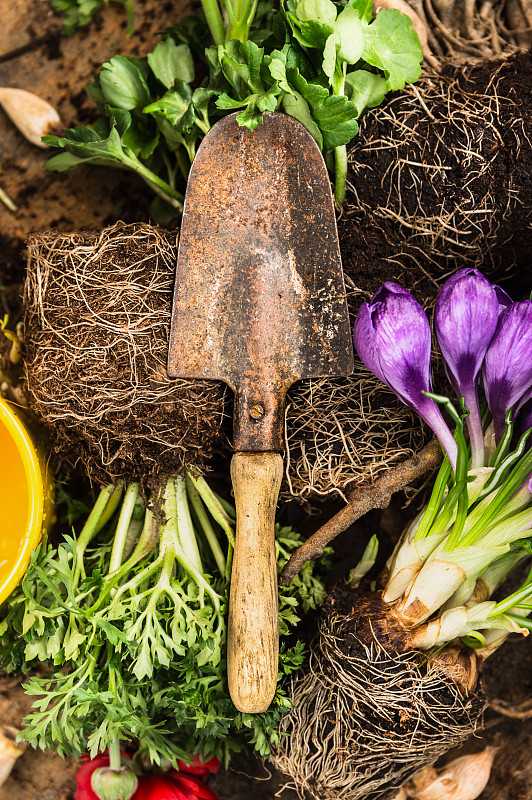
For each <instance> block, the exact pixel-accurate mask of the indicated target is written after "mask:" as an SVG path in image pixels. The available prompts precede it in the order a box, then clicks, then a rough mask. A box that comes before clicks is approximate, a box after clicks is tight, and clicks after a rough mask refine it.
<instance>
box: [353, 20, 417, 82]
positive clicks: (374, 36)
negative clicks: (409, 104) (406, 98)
mask: <svg viewBox="0 0 532 800" xmlns="http://www.w3.org/2000/svg"><path fill="white" fill-rule="evenodd" d="M364 38H365V47H364V52H363V54H362V58H363V59H364V60H365V61H367V63H368V64H371V66H372V67H377V68H378V69H381V70H382V71H383V72H384V74H385V75H386V84H387V86H388V89H391V90H395V89H402V88H403V87H404V85H405V83H407V82H409V83H413V82H414V81H416V80H417V79H418V78H419V76H420V75H421V61H422V59H423V53H422V51H421V44H420V41H419V37H418V35H417V33H416V32H415V30H414V29H413V27H412V21H411V19H410V18H409V17H407V16H406V15H405V14H401V13H400V12H399V11H395V10H393V9H389V8H384V9H383V10H382V11H380V12H379V13H378V14H377V17H376V19H375V21H374V22H372V23H371V25H368V26H367V27H366V29H365V31H364Z"/></svg>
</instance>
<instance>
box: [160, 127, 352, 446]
mask: <svg viewBox="0 0 532 800" xmlns="http://www.w3.org/2000/svg"><path fill="white" fill-rule="evenodd" d="M235 116H236V115H231V116H229V117H225V118H224V119H223V120H221V121H220V122H218V123H217V124H216V125H215V126H214V128H212V130H211V131H210V132H209V133H208V134H207V136H206V137H205V139H204V141H203V143H202V145H201V147H200V149H199V151H198V154H197V155H196V158H195V160H194V163H193V166H192V170H191V172H190V177H189V183H188V189H187V195H186V199H185V209H184V214H183V222H182V226H181V234H180V239H179V252H178V259H177V272H176V286H175V295H174V306H173V312H172V327H171V332H170V348H169V358H168V374H169V376H170V377H173V378H177V377H186V378H210V379H217V380H222V381H224V382H225V383H227V384H228V385H229V386H230V387H231V389H233V391H234V392H235V417H234V448H235V450H240V451H271V450H273V451H280V450H282V447H283V445H282V442H283V435H282V424H283V415H284V403H285V397H286V392H287V390H288V388H289V386H290V385H291V384H292V383H293V382H294V381H296V380H299V379H300V378H311V377H318V376H326V375H330V376H338V375H346V374H349V372H351V371H352V369H353V353H352V345H351V331H350V327H349V318H348V313H347V304H346V300H345V288H344V281H343V273H342V266H341V260H340V252H339V248H338V235H337V231H336V220H335V216H334V208H333V201H332V195H331V189H330V182H329V177H328V174H327V170H326V167H325V164H324V162H323V158H322V156H321V153H320V151H319V149H318V147H317V145H316V144H315V142H314V140H313V139H312V137H311V136H310V134H309V133H308V132H307V131H306V130H305V128H303V126H302V125H300V124H299V123H298V122H297V121H296V120H294V119H293V118H292V117H288V116H286V115H284V114H269V113H267V114H265V121H264V124H263V125H259V126H258V128H257V129H256V130H255V131H249V130H248V129H247V128H241V127H240V126H239V125H238V123H237V122H236V120H235Z"/></svg>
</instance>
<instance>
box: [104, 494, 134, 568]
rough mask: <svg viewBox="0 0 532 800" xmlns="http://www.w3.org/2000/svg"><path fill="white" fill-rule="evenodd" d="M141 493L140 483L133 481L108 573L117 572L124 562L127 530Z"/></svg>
mask: <svg viewBox="0 0 532 800" xmlns="http://www.w3.org/2000/svg"><path fill="white" fill-rule="evenodd" d="M138 493H139V484H138V483H132V484H130V485H129V486H128V487H127V490H126V496H125V498H124V502H123V504H122V508H121V510H120V516H119V518H118V524H117V526H116V532H115V536H114V541H113V549H112V550H111V558H110V561H109V570H108V574H111V573H113V572H115V570H117V569H118V568H119V567H120V564H121V563H122V554H123V552H124V545H125V543H126V537H127V532H128V529H129V523H130V522H131V517H132V516H133V512H134V510H135V503H136V502H137V497H138Z"/></svg>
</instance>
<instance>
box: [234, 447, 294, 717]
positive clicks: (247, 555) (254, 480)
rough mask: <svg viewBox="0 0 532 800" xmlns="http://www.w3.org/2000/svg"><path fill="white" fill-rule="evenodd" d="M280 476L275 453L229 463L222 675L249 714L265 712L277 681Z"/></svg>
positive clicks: (279, 461) (242, 456) (237, 455)
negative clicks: (229, 559)
mask: <svg viewBox="0 0 532 800" xmlns="http://www.w3.org/2000/svg"><path fill="white" fill-rule="evenodd" d="M282 474H283V460H282V458H281V456H280V455H279V453H235V455H234V456H233V460H232V461H231V478H232V481H233V489H234V493H235V505H236V536H235V552H234V556H233V571H232V576H231V589H230V597H229V627H228V632H227V674H228V680H229V692H230V694H231V697H232V699H233V702H234V704H235V706H236V707H237V708H238V710H239V711H244V712H247V713H249V714H257V713H259V712H260V711H266V709H267V708H268V707H269V705H270V703H271V701H272V700H273V696H274V694H275V688H276V685H277V672H278V661H279V610H278V603H277V569H276V562H275V532H274V526H275V509H276V506H277V498H278V497H279V489H280V487H281V478H282Z"/></svg>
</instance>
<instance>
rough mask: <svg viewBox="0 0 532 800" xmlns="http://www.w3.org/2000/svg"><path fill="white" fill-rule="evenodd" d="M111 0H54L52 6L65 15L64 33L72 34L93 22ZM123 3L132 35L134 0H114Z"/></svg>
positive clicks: (129, 32) (128, 29)
mask: <svg viewBox="0 0 532 800" xmlns="http://www.w3.org/2000/svg"><path fill="white" fill-rule="evenodd" d="M110 2H111V0H52V8H53V9H54V10H55V11H58V12H59V14H62V15H63V31H62V32H63V34H64V35H65V36H70V35H71V34H72V33H74V31H77V29H78V28H83V27H84V26H85V25H88V24H89V23H90V22H92V19H93V17H94V16H95V15H96V14H97V13H98V12H99V11H101V9H102V8H103V6H107V5H109V3H110ZM112 2H114V3H122V5H124V6H125V7H126V11H127V32H128V35H129V36H130V35H131V34H132V33H133V28H134V26H135V15H134V11H133V0H112Z"/></svg>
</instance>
